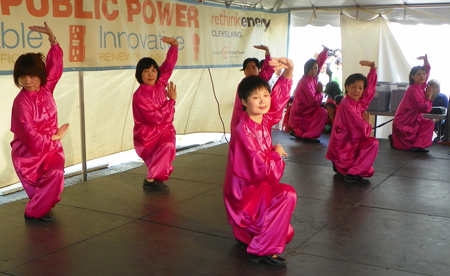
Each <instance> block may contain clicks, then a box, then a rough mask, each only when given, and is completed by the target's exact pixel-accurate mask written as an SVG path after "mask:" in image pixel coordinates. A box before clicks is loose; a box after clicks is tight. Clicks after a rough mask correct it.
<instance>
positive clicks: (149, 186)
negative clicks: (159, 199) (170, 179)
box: [144, 179, 169, 191]
mask: <svg viewBox="0 0 450 276" xmlns="http://www.w3.org/2000/svg"><path fill="white" fill-rule="evenodd" d="M144 189H145V190H150V191H168V190H169V186H167V185H166V184H164V183H163V182H162V181H159V180H156V179H155V180H153V181H152V182H150V181H147V179H144Z"/></svg>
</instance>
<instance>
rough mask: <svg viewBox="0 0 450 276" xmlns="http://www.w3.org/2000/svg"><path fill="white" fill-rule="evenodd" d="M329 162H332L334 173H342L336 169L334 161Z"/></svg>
mask: <svg viewBox="0 0 450 276" xmlns="http://www.w3.org/2000/svg"><path fill="white" fill-rule="evenodd" d="M331 163H332V164H333V171H334V172H335V173H336V174H339V175H342V173H340V172H339V171H338V170H337V168H336V165H334V162H331Z"/></svg>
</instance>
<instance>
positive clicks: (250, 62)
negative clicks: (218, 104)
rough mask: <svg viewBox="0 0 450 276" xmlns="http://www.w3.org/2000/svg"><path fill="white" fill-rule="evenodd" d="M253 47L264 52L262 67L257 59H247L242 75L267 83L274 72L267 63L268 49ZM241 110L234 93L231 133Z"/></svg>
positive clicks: (261, 46) (259, 46)
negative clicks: (257, 78)
mask: <svg viewBox="0 0 450 276" xmlns="http://www.w3.org/2000/svg"><path fill="white" fill-rule="evenodd" d="M253 47H254V48H255V49H258V50H263V51H265V59H264V63H263V66H262V68H261V67H260V62H259V60H258V59H257V58H247V59H245V60H244V63H243V66H242V69H241V71H244V75H245V76H246V77H250V76H259V77H261V78H262V79H264V80H266V81H269V80H270V78H271V77H272V75H273V72H274V70H273V69H272V67H271V66H270V65H269V61H270V60H271V56H270V50H269V47H267V46H265V45H262V44H261V45H255V46H253ZM242 108H243V106H242V103H241V99H239V95H238V93H237V91H236V97H235V100H234V107H233V113H232V115H231V128H230V129H231V131H232V130H233V128H234V126H236V125H237V124H238V123H239V120H240V118H239V116H237V114H239V112H240V111H241V110H242ZM280 119H281V118H280Z"/></svg>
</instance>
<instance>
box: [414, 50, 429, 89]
mask: <svg viewBox="0 0 450 276" xmlns="http://www.w3.org/2000/svg"><path fill="white" fill-rule="evenodd" d="M417 59H418V60H423V67H425V69H426V70H427V78H426V80H425V83H427V82H428V76H430V69H431V66H430V63H429V62H428V56H427V54H425V55H424V56H420V57H418V58H417Z"/></svg>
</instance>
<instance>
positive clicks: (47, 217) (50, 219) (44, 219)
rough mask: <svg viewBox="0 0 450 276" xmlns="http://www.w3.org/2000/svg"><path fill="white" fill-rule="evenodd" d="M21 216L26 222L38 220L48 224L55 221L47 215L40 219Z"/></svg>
mask: <svg viewBox="0 0 450 276" xmlns="http://www.w3.org/2000/svg"><path fill="white" fill-rule="evenodd" d="M23 216H24V217H25V219H26V220H40V221H45V222H50V221H54V220H55V219H54V218H53V217H52V216H50V215H49V214H47V215H45V216H42V217H40V218H32V217H29V216H27V215H25V214H23Z"/></svg>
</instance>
